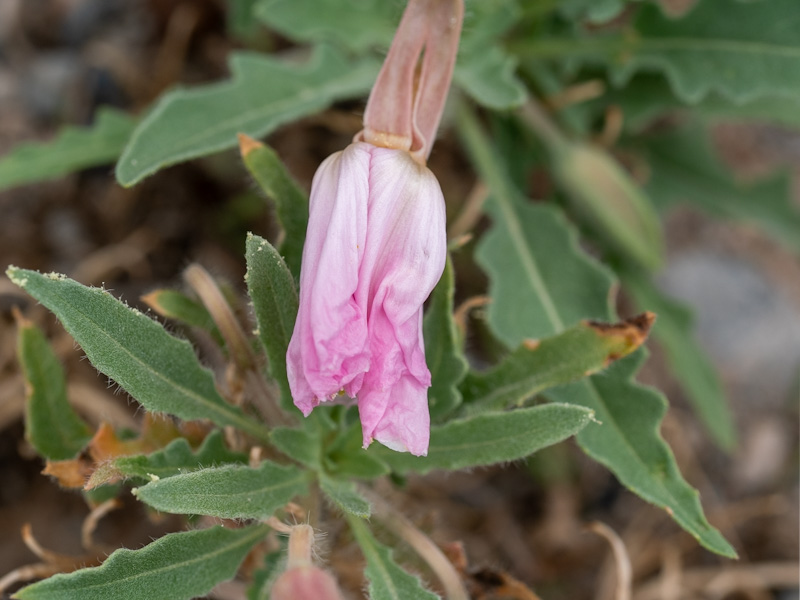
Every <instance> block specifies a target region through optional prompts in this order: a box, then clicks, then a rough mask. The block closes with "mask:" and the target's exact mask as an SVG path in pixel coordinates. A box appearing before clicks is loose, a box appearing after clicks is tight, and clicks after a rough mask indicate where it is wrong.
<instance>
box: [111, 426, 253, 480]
mask: <svg viewBox="0 0 800 600" xmlns="http://www.w3.org/2000/svg"><path fill="white" fill-rule="evenodd" d="M226 463H239V464H246V463H247V455H246V454H244V453H242V452H233V451H231V450H229V449H228V448H227V446H226V445H225V440H224V437H223V435H222V432H221V431H219V430H216V431H212V432H211V433H210V434H208V437H206V439H205V440H203V444H202V445H201V446H200V447H199V448H198V449H197V450H196V451H194V452H193V451H192V448H191V446H190V445H189V442H188V441H187V440H186V438H178V439H177V440H174V441H172V442H170V443H169V445H167V446H166V447H165V448H164V449H163V450H157V451H156V452H153V453H151V454H138V455H134V456H122V457H120V458H117V459H115V460H114V461H113V465H114V468H115V469H116V470H117V471H118V472H119V473H120V475H122V476H124V477H139V478H142V479H150V478H152V477H153V476H155V477H158V478H160V479H164V478H166V477H172V476H174V475H180V474H181V473H184V472H185V471H194V470H197V469H202V468H204V467H215V466H218V465H222V464H226Z"/></svg>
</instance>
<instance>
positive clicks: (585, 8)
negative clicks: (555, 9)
mask: <svg viewBox="0 0 800 600" xmlns="http://www.w3.org/2000/svg"><path fill="white" fill-rule="evenodd" d="M629 1H630V0H562V1H561V2H560V3H559V11H560V12H561V13H562V14H563V15H564V16H565V17H567V18H569V19H571V20H577V19H578V18H580V17H585V18H586V19H587V20H588V21H589V22H590V23H605V22H606V21H610V20H611V19H613V18H614V17H616V16H617V15H619V13H621V12H622V9H623V8H625V5H626V4H627V2H629Z"/></svg>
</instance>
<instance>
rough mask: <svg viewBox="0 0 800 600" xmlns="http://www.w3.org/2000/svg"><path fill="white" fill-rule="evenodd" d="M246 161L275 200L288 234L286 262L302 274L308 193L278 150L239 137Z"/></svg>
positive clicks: (282, 248) (283, 248)
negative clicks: (284, 162) (300, 185)
mask: <svg viewBox="0 0 800 600" xmlns="http://www.w3.org/2000/svg"><path fill="white" fill-rule="evenodd" d="M240 148H241V150H242V158H243V159H244V164H245V166H246V167H247V170H248V171H250V174H251V175H252V176H253V177H254V178H255V180H256V181H257V182H258V185H259V186H260V187H261V189H262V190H264V193H265V194H266V195H267V196H269V197H270V198H271V199H272V200H273V202H275V208H276V212H277V215H278V219H279V220H280V222H281V226H282V227H283V230H284V232H285V236H284V239H283V241H282V242H281V244H280V245H279V246H278V250H280V253H281V254H282V255H283V259H284V260H285V261H286V266H287V267H288V268H289V271H290V272H291V273H292V275H293V276H294V277H295V279H299V278H300V261H301V259H302V256H303V243H304V242H305V239H306V226H307V225H308V196H307V195H306V194H305V192H303V190H301V189H300V187H299V186H298V185H297V183H295V181H294V179H292V176H291V175H289V173H288V171H287V170H286V167H285V166H284V165H283V162H281V159H280V158H279V157H278V155H277V154H276V153H275V151H274V150H273V149H272V148H270V147H269V146H266V145H264V144H260V143H258V142H256V141H255V140H250V139H246V140H244V143H242V140H241V139H240Z"/></svg>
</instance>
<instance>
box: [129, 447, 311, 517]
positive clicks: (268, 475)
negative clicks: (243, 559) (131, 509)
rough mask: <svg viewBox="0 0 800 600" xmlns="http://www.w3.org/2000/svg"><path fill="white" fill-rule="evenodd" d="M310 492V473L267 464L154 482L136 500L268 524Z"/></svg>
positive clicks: (137, 493)
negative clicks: (285, 508)
mask: <svg viewBox="0 0 800 600" xmlns="http://www.w3.org/2000/svg"><path fill="white" fill-rule="evenodd" d="M307 490H308V472H306V471H303V470H301V469H298V468H297V467H293V466H281V465H277V464H275V463H271V462H269V461H264V462H263V463H261V465H260V466H259V467H258V468H252V467H247V466H244V465H226V466H222V467H211V468H208V469H201V470H199V471H193V472H191V473H184V474H183V475H175V476H173V477H168V478H167V479H159V480H156V481H152V482H150V483H148V484H147V485H145V486H143V487H140V488H138V489H136V490H134V495H135V496H136V497H137V498H138V499H139V500H141V501H142V502H144V503H145V504H147V505H149V506H152V507H153V508H156V509H158V510H160V511H163V512H171V513H178V514H184V515H185V514H197V515H211V516H213V517H222V518H224V519H266V518H268V517H270V516H272V513H274V512H275V510H277V509H278V508H280V507H282V506H284V505H285V504H286V503H287V502H289V500H291V499H292V498H294V497H295V496H298V495H300V494H303V493H305V492H306V491H307Z"/></svg>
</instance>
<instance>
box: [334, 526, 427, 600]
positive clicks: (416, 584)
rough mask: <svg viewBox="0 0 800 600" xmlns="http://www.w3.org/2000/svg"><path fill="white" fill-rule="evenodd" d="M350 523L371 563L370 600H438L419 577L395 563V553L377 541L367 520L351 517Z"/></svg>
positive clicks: (366, 573) (366, 571) (354, 535)
mask: <svg viewBox="0 0 800 600" xmlns="http://www.w3.org/2000/svg"><path fill="white" fill-rule="evenodd" d="M347 522H348V523H349V524H350V530H351V531H352V532H353V537H355V538H356V542H358V545H359V546H360V547H361V552H362V553H363V554H364V558H365V559H366V560H367V568H366V569H365V570H364V574H365V575H366V576H367V580H368V581H369V597H370V600H402V599H404V598H414V599H415V600H438V598H439V596H437V595H436V594H434V593H432V592H429V591H428V590H426V589H425V588H424V587H422V583H421V582H420V580H419V578H418V577H414V576H413V575H411V574H409V573H407V572H406V571H404V570H403V569H402V568H401V567H400V566H398V564H397V563H396V562H394V559H393V558H392V551H391V550H390V549H389V548H387V547H386V546H384V545H382V544H379V543H378V542H377V540H375V538H374V537H373V536H372V533H370V530H369V527H367V524H366V522H365V521H364V520H362V519H360V518H358V517H353V516H348V517H347Z"/></svg>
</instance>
